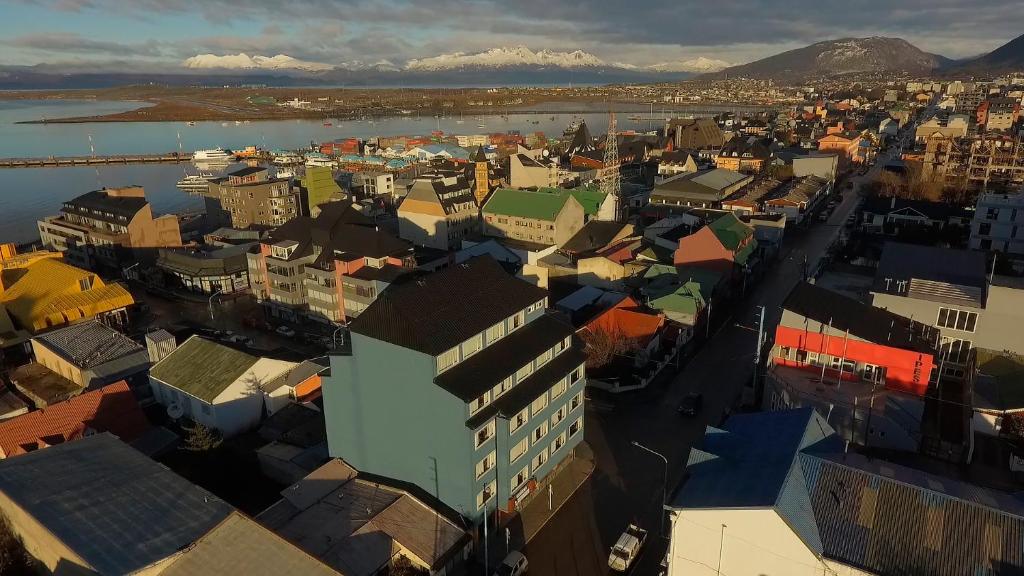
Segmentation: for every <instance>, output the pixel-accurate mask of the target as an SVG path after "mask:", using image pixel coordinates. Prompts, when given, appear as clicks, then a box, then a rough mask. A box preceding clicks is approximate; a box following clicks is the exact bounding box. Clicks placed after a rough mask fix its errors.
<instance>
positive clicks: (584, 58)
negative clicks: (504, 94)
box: [405, 45, 607, 71]
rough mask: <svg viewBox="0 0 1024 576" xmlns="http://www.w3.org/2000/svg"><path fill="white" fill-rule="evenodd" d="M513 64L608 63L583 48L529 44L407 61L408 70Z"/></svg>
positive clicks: (566, 65)
mask: <svg viewBox="0 0 1024 576" xmlns="http://www.w3.org/2000/svg"><path fill="white" fill-rule="evenodd" d="M511 66H550V67H555V68H582V67H596V66H607V64H605V63H604V62H603V61H602V60H601V59H600V58H598V57H597V56H594V55H593V54H588V53H586V52H584V51H582V50H575V51H573V52H555V51H552V50H540V51H538V52H534V51H533V50H530V49H529V48H527V47H526V46H521V45H520V46H515V47H511V48H508V47H505V48H491V49H490V50H487V51H484V52H476V53H472V54H468V53H465V52H455V53H453V54H441V55H440V56H432V57H429V58H414V59H412V60H409V62H407V63H406V65H405V69H406V70H424V71H425V70H453V69H458V68H505V67H511Z"/></svg>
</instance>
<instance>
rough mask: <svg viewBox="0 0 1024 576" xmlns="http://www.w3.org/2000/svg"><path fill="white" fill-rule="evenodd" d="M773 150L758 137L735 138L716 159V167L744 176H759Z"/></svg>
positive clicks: (726, 144)
mask: <svg viewBox="0 0 1024 576" xmlns="http://www.w3.org/2000/svg"><path fill="white" fill-rule="evenodd" d="M771 155H772V153H771V150H769V149H768V147H767V146H765V144H764V142H763V141H762V140H761V139H760V138H757V137H756V136H743V135H736V136H733V137H732V139H731V140H729V141H728V142H726V143H725V146H722V149H721V150H720V151H719V152H718V156H717V157H716V158H715V167H716V168H721V169H723V170H732V171H734V172H740V173H743V174H757V173H759V172H761V171H762V170H763V169H764V165H765V162H767V161H768V159H769V158H770V157H771Z"/></svg>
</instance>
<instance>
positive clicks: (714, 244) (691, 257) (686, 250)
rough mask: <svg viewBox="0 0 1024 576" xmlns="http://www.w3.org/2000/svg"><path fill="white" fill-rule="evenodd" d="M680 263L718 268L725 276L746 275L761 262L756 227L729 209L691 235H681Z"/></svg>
mask: <svg viewBox="0 0 1024 576" xmlns="http://www.w3.org/2000/svg"><path fill="white" fill-rule="evenodd" d="M673 262H674V263H675V265H676V266H692V267H695V268H706V269H709V270H714V271H715V272H718V273H719V274H721V275H722V276H723V277H724V278H727V279H732V281H736V280H738V279H741V278H745V277H746V275H747V274H749V273H750V272H751V271H752V270H753V268H754V267H755V265H756V263H757V240H756V239H755V238H754V228H753V227H752V226H748V225H747V224H744V223H743V222H741V221H740V219H739V218H737V217H736V216H735V215H734V214H733V213H731V212H727V213H725V214H723V215H722V216H720V217H718V218H716V219H715V220H712V221H711V222H710V223H708V224H707V225H706V226H704V227H703V228H701V229H700V230H697V231H696V232H694V233H693V234H690V235H689V236H684V237H682V238H680V239H679V247H678V248H676V251H675V254H674V255H673Z"/></svg>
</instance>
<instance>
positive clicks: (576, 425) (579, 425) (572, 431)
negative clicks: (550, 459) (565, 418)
mask: <svg viewBox="0 0 1024 576" xmlns="http://www.w3.org/2000/svg"><path fill="white" fill-rule="evenodd" d="M582 429H583V417H582V416H581V417H579V418H577V419H576V421H575V422H573V423H572V424H569V438H572V437H573V436H575V435H576V434H578V433H579V431H580V430H582Z"/></svg>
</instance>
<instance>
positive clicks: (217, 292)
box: [207, 288, 224, 322]
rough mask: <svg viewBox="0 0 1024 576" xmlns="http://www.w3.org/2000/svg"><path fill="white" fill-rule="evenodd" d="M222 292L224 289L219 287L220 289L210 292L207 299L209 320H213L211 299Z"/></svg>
mask: <svg viewBox="0 0 1024 576" xmlns="http://www.w3.org/2000/svg"><path fill="white" fill-rule="evenodd" d="M223 293H224V289H223V288H221V289H220V290H217V291H216V292H214V293H213V294H210V299H209V300H207V306H209V308H210V322H213V299H214V298H216V297H217V296H220V295H221V294H223Z"/></svg>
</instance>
